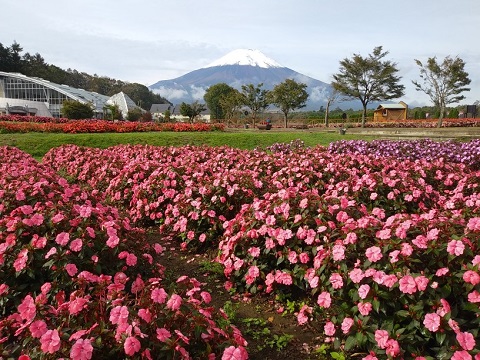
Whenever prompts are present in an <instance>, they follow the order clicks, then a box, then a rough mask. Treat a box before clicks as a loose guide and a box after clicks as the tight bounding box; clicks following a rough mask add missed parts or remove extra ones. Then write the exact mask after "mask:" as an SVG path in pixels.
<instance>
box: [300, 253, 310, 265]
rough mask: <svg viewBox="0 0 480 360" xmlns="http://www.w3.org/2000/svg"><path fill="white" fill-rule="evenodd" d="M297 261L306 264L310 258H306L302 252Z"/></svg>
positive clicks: (306, 255) (305, 254)
mask: <svg viewBox="0 0 480 360" xmlns="http://www.w3.org/2000/svg"><path fill="white" fill-rule="evenodd" d="M299 259H300V262H301V263H302V264H306V263H308V261H309V260H310V257H309V256H308V254H307V253H304V252H303V253H301V254H300V255H299Z"/></svg>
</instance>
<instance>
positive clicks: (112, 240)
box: [106, 234, 120, 249]
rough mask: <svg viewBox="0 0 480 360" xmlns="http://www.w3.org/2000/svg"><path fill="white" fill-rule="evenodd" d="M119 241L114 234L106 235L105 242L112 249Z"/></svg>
mask: <svg viewBox="0 0 480 360" xmlns="http://www.w3.org/2000/svg"><path fill="white" fill-rule="evenodd" d="M119 243H120V238H119V237H118V236H117V235H116V234H115V235H111V236H109V237H108V239H107V243H106V244H107V246H108V247H110V248H112V249H113V248H114V247H115V246H117V245H118V244H119Z"/></svg>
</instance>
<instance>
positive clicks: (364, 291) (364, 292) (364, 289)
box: [358, 284, 370, 299]
mask: <svg viewBox="0 0 480 360" xmlns="http://www.w3.org/2000/svg"><path fill="white" fill-rule="evenodd" d="M369 291H370V285H367V284H363V285H361V286H360V287H359V288H358V296H360V299H365V298H366V297H367V296H368V293H369Z"/></svg>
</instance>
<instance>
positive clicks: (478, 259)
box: [472, 255, 480, 266]
mask: <svg viewBox="0 0 480 360" xmlns="http://www.w3.org/2000/svg"><path fill="white" fill-rule="evenodd" d="M472 264H473V266H475V265H480V255H475V257H474V258H473V260H472Z"/></svg>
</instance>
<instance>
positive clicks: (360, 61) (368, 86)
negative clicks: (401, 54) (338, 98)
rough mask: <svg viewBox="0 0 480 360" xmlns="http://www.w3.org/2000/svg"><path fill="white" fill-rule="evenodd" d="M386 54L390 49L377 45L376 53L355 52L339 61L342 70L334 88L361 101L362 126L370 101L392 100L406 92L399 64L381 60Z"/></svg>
mask: <svg viewBox="0 0 480 360" xmlns="http://www.w3.org/2000/svg"><path fill="white" fill-rule="evenodd" d="M387 54H388V51H385V52H382V47H381V46H377V47H376V48H374V49H373V53H372V54H369V55H368V57H365V58H364V57H362V56H360V55H358V54H353V58H351V59H348V58H345V59H343V60H342V61H340V69H339V72H338V73H337V74H335V75H333V79H334V81H333V82H332V86H333V87H334V88H335V89H337V90H338V91H339V92H340V93H342V94H345V95H346V96H347V97H348V98H351V99H359V100H360V102H361V103H362V105H363V113H362V127H363V126H365V119H366V116H367V105H368V104H369V103H370V102H371V101H383V100H391V99H395V98H399V97H400V96H402V95H403V94H404V90H405V86H403V85H400V84H399V83H398V82H399V81H400V79H401V77H399V76H396V73H397V72H398V69H397V64H396V63H392V62H391V61H388V60H385V61H382V59H383V58H384V57H385V56H386V55H387Z"/></svg>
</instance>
